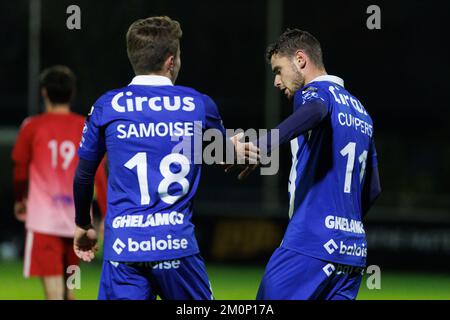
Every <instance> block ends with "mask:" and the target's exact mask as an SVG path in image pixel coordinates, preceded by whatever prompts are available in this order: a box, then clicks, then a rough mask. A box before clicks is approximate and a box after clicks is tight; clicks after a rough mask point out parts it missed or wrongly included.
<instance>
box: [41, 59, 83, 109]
mask: <svg viewBox="0 0 450 320" xmlns="http://www.w3.org/2000/svg"><path fill="white" fill-rule="evenodd" d="M39 80H40V86H41V89H42V88H45V89H46V90H47V95H48V98H49V99H50V102H52V103H54V104H56V103H64V104H65V103H69V102H70V101H71V100H72V98H73V97H74V95H75V88H76V77H75V74H74V73H73V72H72V70H70V69H69V68H68V67H66V66H61V65H57V66H52V67H49V68H47V69H45V70H44V71H42V73H41V75H40V79H39Z"/></svg>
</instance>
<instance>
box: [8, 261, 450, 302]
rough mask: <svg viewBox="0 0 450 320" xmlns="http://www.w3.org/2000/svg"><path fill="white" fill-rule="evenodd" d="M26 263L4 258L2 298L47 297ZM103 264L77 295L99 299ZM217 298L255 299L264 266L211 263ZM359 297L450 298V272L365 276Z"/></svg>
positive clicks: (86, 274) (86, 269) (86, 268)
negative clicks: (371, 281) (376, 282)
mask: <svg viewBox="0 0 450 320" xmlns="http://www.w3.org/2000/svg"><path fill="white" fill-rule="evenodd" d="M22 267H23V265H22V263H19V262H0V300H6V299H11V300H22V299H26V300H30V299H32V300H34V299H37V300H39V299H43V298H44V295H43V291H42V288H41V283H40V280H39V279H36V278H32V279H24V278H23V276H22ZM100 267H101V266H100V264H99V263H94V264H86V263H82V264H81V288H80V289H79V290H76V292H75V295H76V298H77V299H84V300H91V299H96V296H97V290H98V283H99V277H100ZM207 269H208V273H209V276H210V278H211V283H212V287H213V291H214V296H215V297H216V299H219V300H222V299H230V300H246V299H250V300H252V299H254V298H255V295H256V292H257V290H258V285H259V281H260V279H261V276H262V273H263V271H264V268H263V267H262V266H261V267H254V266H231V265H218V264H207ZM358 299H362V300H367V299H370V300H373V299H382V300H391V299H393V300H398V299H405V300H411V299H412V300H418V299H439V300H441V299H450V274H425V273H401V272H383V271H382V273H381V289H379V290H378V289H374V290H369V289H368V288H367V286H366V277H364V279H363V281H362V285H361V290H360V292H359V295H358Z"/></svg>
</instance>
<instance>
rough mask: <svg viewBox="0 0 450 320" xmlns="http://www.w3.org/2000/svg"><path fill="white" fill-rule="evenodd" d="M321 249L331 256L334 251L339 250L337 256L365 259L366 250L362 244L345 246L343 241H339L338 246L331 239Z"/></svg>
mask: <svg viewBox="0 0 450 320" xmlns="http://www.w3.org/2000/svg"><path fill="white" fill-rule="evenodd" d="M323 247H324V248H325V250H327V252H328V253H329V254H333V253H334V252H335V251H336V250H339V254H342V255H347V256H356V257H367V248H366V246H365V244H364V243H363V244H361V245H360V246H358V245H357V244H356V243H353V245H346V244H344V242H343V241H340V243H339V245H338V244H337V243H336V242H335V241H334V240H333V239H330V240H329V241H327V243H325V244H324V245H323Z"/></svg>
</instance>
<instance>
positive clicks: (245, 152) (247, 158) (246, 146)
mask: <svg viewBox="0 0 450 320" xmlns="http://www.w3.org/2000/svg"><path fill="white" fill-rule="evenodd" d="M242 137H244V133H243V132H240V133H238V134H236V135H234V136H232V137H231V138H230V140H231V142H232V143H233V145H234V152H235V161H236V162H237V163H251V164H257V163H258V161H259V149H258V148H257V147H256V146H255V145H254V144H253V143H252V142H241V141H240V140H241V139H242Z"/></svg>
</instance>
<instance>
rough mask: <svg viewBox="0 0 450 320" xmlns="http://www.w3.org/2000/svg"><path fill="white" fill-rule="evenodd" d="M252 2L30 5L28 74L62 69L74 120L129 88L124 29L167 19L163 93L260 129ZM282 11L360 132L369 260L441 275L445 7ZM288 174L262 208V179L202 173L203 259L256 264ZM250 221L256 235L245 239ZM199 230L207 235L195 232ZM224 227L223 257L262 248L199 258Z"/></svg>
mask: <svg viewBox="0 0 450 320" xmlns="http://www.w3.org/2000/svg"><path fill="white" fill-rule="evenodd" d="M71 4H76V5H78V6H79V7H80V8H81V12H82V15H81V30H68V29H67V28H66V19H67V17H68V14H66V8H67V7H68V6H69V5H71ZM266 4H267V2H266V1H257V0H253V1H168V0H164V1H144V0H141V1H139V0H130V1H87V0H84V1H52V0H43V1H42V8H41V17H42V27H41V41H40V46H41V50H40V57H41V61H40V65H41V69H42V68H45V67H48V66H51V65H54V64H65V65H68V66H69V67H70V68H72V69H73V70H74V72H75V73H76V75H77V77H78V94H77V97H76V99H75V101H74V103H73V110H74V111H75V112H78V113H80V114H84V115H86V114H87V112H88V111H89V109H90V106H91V105H92V104H93V102H94V101H95V100H96V99H97V98H98V97H99V96H100V95H101V94H102V93H104V92H105V91H107V90H110V89H112V88H117V87H121V86H124V85H126V84H128V83H129V82H130V80H131V78H132V77H133V73H132V69H131V67H130V65H129V62H128V59H127V56H126V48H125V33H126V30H127V28H128V26H129V25H130V24H131V23H132V22H133V21H134V20H136V19H138V18H143V17H147V16H151V15H168V16H170V17H171V18H173V19H176V20H178V21H179V22H180V23H181V26H182V29H183V38H182V44H181V45H182V69H181V72H180V76H179V79H178V82H177V83H178V84H181V85H186V86H192V87H194V88H196V89H197V90H199V91H201V92H204V93H206V94H208V95H210V96H211V97H212V98H213V99H214V100H215V101H216V102H217V104H218V105H219V109H220V112H221V114H222V118H223V120H224V123H225V125H226V127H228V128H265V127H266V115H265V112H264V103H265V90H266V87H265V83H266V79H265V76H266V73H267V70H268V68H269V67H268V66H267V64H266V62H265V58H264V50H265V48H266V46H267V45H268V40H267V33H268V31H269V30H267V24H266V20H267V16H268V12H267V5H266ZM371 4H376V5H378V6H380V8H381V30H369V29H368V28H367V27H366V20H367V18H368V17H369V14H367V13H366V9H367V7H368V6H369V5H371ZM28 8H29V3H28V1H24V0H20V1H14V2H13V1H2V2H1V3H0V23H1V28H0V39H1V51H0V97H1V100H0V101H1V102H0V104H1V117H0V128H3V131H1V132H2V136H3V137H0V141H1V144H0V150H1V159H0V161H1V165H2V166H1V168H2V171H3V174H2V175H1V178H0V182H1V184H0V188H1V189H0V241H10V240H11V239H17V240H16V241H20V240H18V239H21V237H22V231H23V228H22V226H21V225H20V224H19V223H17V222H15V221H14V219H13V217H12V216H13V215H12V206H13V201H12V188H11V165H12V164H11V160H10V151H11V147H12V144H13V142H14V132H15V130H17V128H18V127H19V125H20V123H21V122H22V120H23V119H24V118H25V117H26V116H27V94H28V87H27V81H28V20H29V13H28ZM282 8H283V14H282V17H283V19H282V26H283V30H284V29H285V28H287V27H297V28H301V29H304V30H308V31H310V32H311V33H312V34H314V35H315V36H316V37H317V38H318V39H319V41H320V42H321V44H322V48H323V52H324V60H325V65H326V68H327V71H328V73H329V74H334V75H337V76H340V77H342V78H343V79H344V80H345V83H346V88H347V89H348V90H349V91H350V92H351V93H353V94H354V95H355V96H356V97H358V98H359V99H360V100H361V102H362V103H363V105H364V106H365V108H366V109H367V110H368V112H369V113H370V115H371V116H372V118H373V120H374V125H375V138H376V143H377V149H378V159H379V168H380V174H381V182H382V188H383V194H382V196H381V198H380V199H379V201H378V202H377V204H376V206H375V207H374V208H373V209H372V211H371V213H370V214H369V216H368V221H367V228H366V230H367V231H368V236H369V247H370V248H372V251H370V254H369V258H370V259H371V260H372V262H375V263H380V261H381V262H382V263H383V264H386V265H388V264H392V265H396V266H404V267H405V268H409V267H411V264H408V261H411V262H412V263H414V264H416V263H417V264H420V263H419V262H420V261H423V260H421V257H423V255H426V257H427V259H428V260H427V261H432V263H431V262H430V263H429V264H427V265H425V266H423V265H420V268H428V267H429V266H430V265H431V264H434V265H435V266H436V267H441V268H443V269H446V268H448V267H449V266H450V264H449V260H450V184H449V181H450V166H449V163H450V146H449V144H448V142H447V139H448V137H449V136H450V135H449V131H450V129H449V124H448V118H449V116H450V108H449V98H450V93H449V92H450V88H449V80H448V77H449V71H450V70H449V69H450V66H449V61H448V59H449V57H450V52H449V46H448V45H447V43H446V42H447V41H448V40H446V39H448V26H447V25H448V21H449V18H450V3H449V2H444V1H436V0H432V1H294V0H285V1H282ZM273 90H275V89H273ZM280 101H281V103H280V105H274V106H273V108H280V114H281V116H282V117H285V116H287V115H289V114H290V112H291V106H290V104H289V102H288V101H286V99H284V98H283V97H282V98H281V100H280ZM289 170H290V153H289V149H288V148H287V147H286V148H283V149H282V152H281V168H280V172H279V175H280V176H279V179H278V180H277V185H276V186H275V187H273V188H272V189H271V192H273V193H274V194H277V195H278V196H279V201H277V203H276V204H275V206H274V207H271V209H270V210H269V209H268V208H264V207H263V205H262V204H263V201H262V197H263V193H262V188H263V187H262V185H263V183H264V179H271V178H270V177H261V176H259V175H257V174H255V175H253V176H252V177H250V178H249V179H248V180H247V181H246V182H245V183H242V182H238V181H237V180H236V179H235V176H230V175H228V176H227V175H224V174H223V173H222V172H221V170H220V169H219V168H217V167H212V166H211V167H205V168H204V171H203V172H204V173H203V177H202V182H201V184H200V187H199V193H198V196H197V200H196V208H197V212H196V219H197V222H198V224H199V227H198V228H197V229H198V232H199V238H200V240H201V243H203V245H202V246H203V247H204V248H205V255H206V256H209V257H211V258H216V259H219V260H220V259H224V260H227V259H230V260H233V259H237V260H245V261H256V260H264V259H266V258H267V256H268V254H270V252H271V250H273V248H274V247H275V246H276V245H277V244H278V241H279V239H280V238H281V236H282V233H283V230H284V229H283V228H284V225H285V223H286V222H287V200H288V198H287V177H288V174H289ZM230 221H232V223H230ZM258 221H259V222H258ZM261 221H262V222H261ZM258 223H261V224H262V227H261V226H259V227H256V228H254V225H255V224H258ZM203 224H206V225H214V226H216V227H215V228H216V229H215V228H209V229H208V230H205V228H202V225H203ZM227 228H228V229H230V230H228V231H224V235H222V238H221V239H223V237H225V238H226V237H229V238H230V239H232V240H230V241H231V242H230V243H235V244H234V246H235V249H236V250H238V249H239V248H241V247H242V243H244V242H245V241H249V240H248V239H246V238H245V237H244V236H243V235H244V234H257V233H258V232H259V233H258V234H260V235H261V237H260V238H259V239H265V236H264V235H267V234H268V233H270V234H271V235H272V238H271V240H268V241H267V243H266V244H265V245H263V246H258V245H255V248H253V249H252V248H250V249H248V248H247V249H248V250H249V251H248V252H247V253H246V254H241V255H240V254H239V252H237V251H236V250H235V251H233V250H230V252H231V253H229V254H228V255H224V253H223V251H220V250H219V249H214V248H213V249H210V246H212V247H214V246H213V245H212V243H214V241H213V240H211V239H214V237H217V233H218V232H220V231H221V230H222V231H223V230H227ZM258 228H259V229H258ZM236 230H237V231H236ZM255 230H258V231H255ZM371 230H373V233H372V235H371ZM233 239H234V240H233ZM233 241H234V242H233ZM260 242H261V241H260ZM230 246H231V245H230ZM230 248H233V246H231V247H230ZM214 250H219V251H220V252H219V253H217V251H214ZM223 250H225V249H223ZM258 250H259V251H258ZM225 251H226V250H225ZM405 259H409V260H405ZM414 259H415V260H414ZM407 265H408V266H407Z"/></svg>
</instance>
